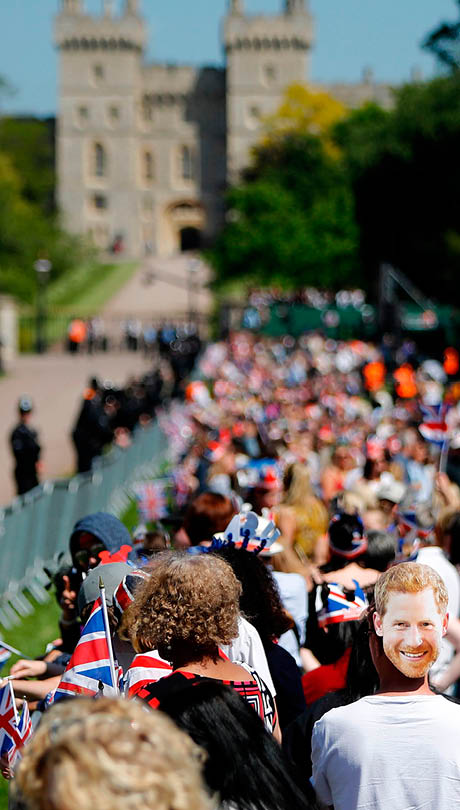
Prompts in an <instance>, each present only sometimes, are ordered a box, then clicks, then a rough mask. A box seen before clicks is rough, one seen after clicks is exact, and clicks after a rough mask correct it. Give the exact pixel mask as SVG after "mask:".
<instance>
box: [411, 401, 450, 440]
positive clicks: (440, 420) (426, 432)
mask: <svg viewBox="0 0 460 810" xmlns="http://www.w3.org/2000/svg"><path fill="white" fill-rule="evenodd" d="M420 410H421V411H422V413H423V417H424V419H423V422H422V423H421V424H420V425H419V426H418V429H419V431H420V433H421V434H422V436H423V438H424V439H426V440H427V442H432V443H433V444H438V445H443V444H444V442H445V441H446V439H447V438H448V436H449V425H448V424H447V422H446V415H447V411H448V410H449V405H448V404H446V403H445V402H441V403H439V405H422V404H421V405H420Z"/></svg>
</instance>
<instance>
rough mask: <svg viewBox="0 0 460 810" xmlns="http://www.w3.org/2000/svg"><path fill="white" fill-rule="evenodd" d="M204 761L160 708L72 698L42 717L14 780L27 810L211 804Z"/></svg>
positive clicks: (182, 808)
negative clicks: (202, 772) (203, 770)
mask: <svg viewBox="0 0 460 810" xmlns="http://www.w3.org/2000/svg"><path fill="white" fill-rule="evenodd" d="M204 759H205V755H204V753H203V752H202V750H201V749H200V748H198V746H196V745H195V743H193V742H192V740H191V739H190V738H189V737H188V736H187V735H186V734H184V733H183V732H182V731H179V729H178V728H176V726H175V725H174V724H173V723H172V721H171V720H169V718H168V717H166V716H165V715H163V714H162V713H161V712H146V711H145V709H143V708H142V707H141V706H140V705H138V704H136V703H135V702H134V701H128V700H122V699H121V698H112V699H109V698H101V699H100V700H90V699H88V698H75V699H73V700H70V701H66V702H65V703H64V704H62V705H56V706H54V707H52V708H51V709H50V711H49V712H48V713H47V714H46V715H45V716H44V718H43V720H42V722H41V723H40V726H39V728H38V730H37V731H36V733H35V735H34V737H33V738H32V740H31V742H30V743H29V744H28V745H27V746H26V747H25V749H24V756H23V759H22V761H21V763H20V765H19V768H18V771H17V774H16V780H15V781H16V783H17V787H18V789H19V793H20V796H21V799H22V798H23V799H24V800H25V803H26V806H27V808H28V810H96V809H97V810H121V808H122V809H123V810H211V807H213V806H214V805H213V803H212V802H211V800H210V798H209V796H208V795H207V793H206V791H205V788H204V786H203V781H202V776H201V770H202V765H203V763H204Z"/></svg>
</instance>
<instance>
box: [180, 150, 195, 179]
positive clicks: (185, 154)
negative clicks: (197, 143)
mask: <svg viewBox="0 0 460 810" xmlns="http://www.w3.org/2000/svg"><path fill="white" fill-rule="evenodd" d="M180 165H181V177H182V179H183V180H193V179H194V176H195V171H194V160H193V152H192V150H191V149H190V147H189V146H182V148H181V152H180Z"/></svg>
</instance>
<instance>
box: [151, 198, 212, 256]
mask: <svg viewBox="0 0 460 810" xmlns="http://www.w3.org/2000/svg"><path fill="white" fill-rule="evenodd" d="M164 214H165V216H164V218H163V219H162V225H161V231H160V234H159V239H160V244H161V245H162V248H163V252H164V253H165V254H171V253H176V252H180V253H184V252H186V251H193V250H200V249H201V248H202V247H203V235H204V233H205V231H206V213H205V209H204V206H203V204H202V203H201V202H199V201H198V200H194V199H179V200H176V201H175V202H174V203H172V204H169V205H168V206H167V207H166V208H165V209H164Z"/></svg>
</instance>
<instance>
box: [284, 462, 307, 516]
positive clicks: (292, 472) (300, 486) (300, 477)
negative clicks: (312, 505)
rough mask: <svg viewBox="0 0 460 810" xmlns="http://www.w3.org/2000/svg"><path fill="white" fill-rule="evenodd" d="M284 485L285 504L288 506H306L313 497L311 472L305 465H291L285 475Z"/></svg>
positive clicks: (296, 463)
mask: <svg viewBox="0 0 460 810" xmlns="http://www.w3.org/2000/svg"><path fill="white" fill-rule="evenodd" d="M283 485H284V490H285V496H284V498H283V503H284V504H287V505H288V506H305V501H306V500H307V499H308V498H311V497H312V496H313V490H312V487H311V481H310V472H309V470H308V467H307V466H306V465H305V464H300V463H298V462H295V463H294V464H289V466H288V467H287V468H286V472H285V473H284V479H283Z"/></svg>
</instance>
